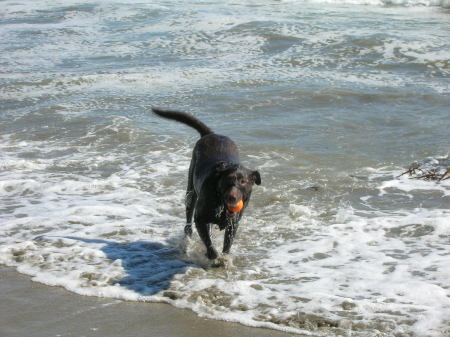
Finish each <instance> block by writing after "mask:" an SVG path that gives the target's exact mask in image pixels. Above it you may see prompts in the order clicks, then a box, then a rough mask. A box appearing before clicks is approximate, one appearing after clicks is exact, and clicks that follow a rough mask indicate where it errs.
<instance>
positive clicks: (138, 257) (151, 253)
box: [64, 236, 190, 296]
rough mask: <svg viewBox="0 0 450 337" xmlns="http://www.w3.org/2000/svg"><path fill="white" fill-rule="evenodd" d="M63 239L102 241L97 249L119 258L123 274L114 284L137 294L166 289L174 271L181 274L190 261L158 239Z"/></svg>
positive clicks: (110, 256)
mask: <svg viewBox="0 0 450 337" xmlns="http://www.w3.org/2000/svg"><path fill="white" fill-rule="evenodd" d="M64 238H66V239H71V240H77V241H81V242H85V243H93V244H104V246H103V247H102V248H101V251H102V252H104V253H105V255H106V257H107V258H108V259H110V260H112V261H117V260H120V261H121V265H122V268H123V269H124V270H125V273H126V274H127V276H126V277H124V278H122V279H120V280H116V281H115V283H116V284H119V285H121V286H122V287H125V288H127V289H130V290H132V291H134V292H136V293H138V294H139V295H141V296H150V295H154V294H156V293H158V292H160V291H163V290H166V289H168V288H169V286H170V282H171V281H172V279H173V278H174V276H175V275H177V274H184V273H185V272H186V269H187V268H188V266H190V264H188V263H186V262H183V261H182V260H181V259H180V256H181V255H182V254H183V250H182V249H181V248H179V247H176V246H172V245H168V244H162V243H159V242H148V241H136V242H130V243H119V242H114V241H108V240H100V239H85V238H79V237H73V236H65V237H64Z"/></svg>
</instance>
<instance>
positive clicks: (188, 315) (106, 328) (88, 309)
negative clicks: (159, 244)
mask: <svg viewBox="0 0 450 337" xmlns="http://www.w3.org/2000/svg"><path fill="white" fill-rule="evenodd" d="M0 336H2V337H18V336H26V337H44V336H45V337H69V336H74V337H82V336H85V337H103V336H105V337H106V336H107V337H113V336H120V337H147V336H148V337H149V336H151V337H178V336H179V337H190V336H192V337H194V336H195V337H206V336H208V337H210V336H214V337H235V336H236V337H238V336H239V337H241V336H246V337H252V336H255V337H256V336H258V337H269V336H270V337H288V336H298V335H293V334H288V333H284V332H280V331H275V330H269V329H260V328H250V327H246V326H242V325H240V324H236V323H229V322H223V321H215V320H209V319H203V318H199V317H197V316H196V315H195V314H194V313H192V312H191V311H189V310H182V309H177V308H174V307H172V306H170V305H167V304H160V303H136V302H124V301H119V300H113V299H105V298H97V297H87V296H80V295H76V294H73V293H70V292H68V291H66V290H64V289H62V288H58V287H49V286H45V285H42V284H40V283H36V282H32V281H31V280H30V278H29V277H27V276H24V275H21V274H19V273H17V272H15V271H14V270H13V269H11V268H6V267H4V266H0Z"/></svg>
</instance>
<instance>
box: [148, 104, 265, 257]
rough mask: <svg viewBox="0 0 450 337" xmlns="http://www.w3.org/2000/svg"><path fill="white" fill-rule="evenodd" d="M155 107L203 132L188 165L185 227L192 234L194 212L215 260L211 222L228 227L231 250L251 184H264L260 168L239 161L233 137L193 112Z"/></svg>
mask: <svg viewBox="0 0 450 337" xmlns="http://www.w3.org/2000/svg"><path fill="white" fill-rule="evenodd" d="M152 110H153V112H154V113H155V114H157V115H159V116H161V117H164V118H168V119H172V120H175V121H178V122H181V123H184V124H187V125H189V126H190V127H192V128H194V129H196V130H197V131H198V132H199V133H200V136H201V138H200V139H199V140H198V141H197V144H195V147H194V151H193V154H192V160H191V165H190V168H189V177H188V186H187V191H186V222H187V225H186V227H185V228H184V231H185V233H186V234H187V235H189V236H190V235H191V234H192V216H193V215H194V223H195V227H196V228H197V232H198V233H199V235H200V238H201V239H202V241H203V243H204V244H205V246H206V256H207V257H208V258H209V259H211V260H213V259H215V258H217V257H218V254H217V251H216V249H215V248H214V246H213V244H212V242H211V237H210V231H211V225H212V224H216V225H218V226H219V228H220V230H223V229H225V236H224V242H223V250H222V252H223V253H225V254H228V253H229V252H230V248H231V245H232V244H233V240H234V237H235V235H236V230H237V228H238V225H239V220H240V219H241V217H242V214H243V212H244V210H245V208H246V207H247V205H248V202H249V200H250V195H251V193H252V187H253V185H254V184H256V185H259V184H261V176H260V174H259V172H258V171H251V170H249V169H246V168H245V167H243V166H242V165H241V164H240V161H239V153H238V149H237V146H236V144H235V143H234V142H233V141H232V140H231V139H230V138H228V137H225V136H221V135H218V134H215V133H214V132H213V131H211V129H210V128H208V127H207V126H206V125H205V124H203V123H202V122H200V121H199V120H198V119H196V118H194V117H193V116H191V115H189V114H187V113H185V112H180V111H168V110H160V109H155V108H154V109H152ZM194 212H195V213H194Z"/></svg>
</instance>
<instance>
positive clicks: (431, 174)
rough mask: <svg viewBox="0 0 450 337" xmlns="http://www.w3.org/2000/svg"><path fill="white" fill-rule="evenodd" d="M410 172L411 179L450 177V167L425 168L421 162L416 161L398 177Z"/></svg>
mask: <svg viewBox="0 0 450 337" xmlns="http://www.w3.org/2000/svg"><path fill="white" fill-rule="evenodd" d="M405 174H408V175H409V177H410V179H423V180H435V181H442V180H447V179H450V167H448V168H444V169H442V168H429V169H426V168H424V167H423V166H422V165H421V164H419V163H417V162H415V163H412V164H411V165H410V166H409V167H408V170H406V171H405V172H403V173H402V174H400V175H399V176H398V177H397V178H400V177H401V176H403V175H405Z"/></svg>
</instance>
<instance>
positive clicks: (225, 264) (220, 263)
mask: <svg viewBox="0 0 450 337" xmlns="http://www.w3.org/2000/svg"><path fill="white" fill-rule="evenodd" d="M211 266H212V267H214V268H230V267H233V259H232V258H231V256H230V254H222V255H220V256H219V257H218V258H216V259H215V260H214V261H213V263H212V265H211Z"/></svg>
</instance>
